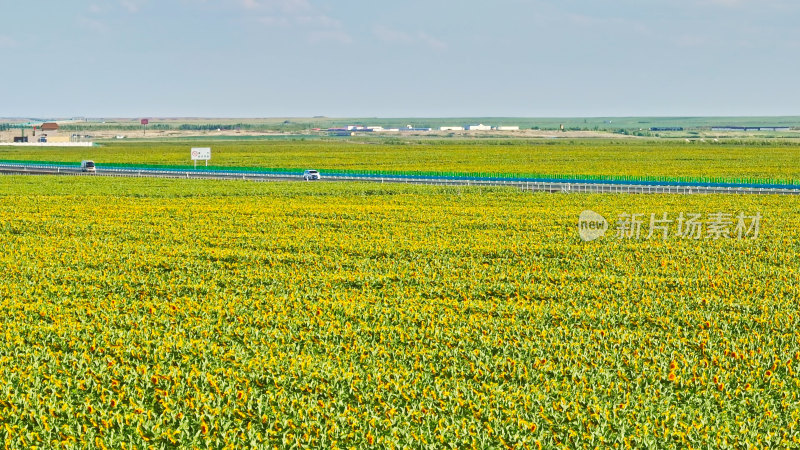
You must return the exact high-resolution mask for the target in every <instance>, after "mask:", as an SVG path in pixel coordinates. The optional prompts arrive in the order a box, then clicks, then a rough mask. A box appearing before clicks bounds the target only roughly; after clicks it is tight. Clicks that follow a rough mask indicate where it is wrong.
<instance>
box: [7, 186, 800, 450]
mask: <svg viewBox="0 0 800 450" xmlns="http://www.w3.org/2000/svg"><path fill="white" fill-rule="evenodd" d="M587 209H591V210H593V211H595V212H597V213H599V214H602V215H603V216H604V217H606V218H607V219H608V221H609V222H610V226H611V229H610V230H609V232H608V233H607V235H606V236H604V237H603V238H600V239H597V240H595V241H592V242H585V241H583V240H582V239H581V238H580V236H579V234H578V226H577V225H578V217H579V215H580V214H581V212H582V211H584V210H587ZM634 212H635V213H641V214H644V215H645V216H647V217H650V214H656V215H658V216H661V215H662V213H663V214H667V215H669V216H670V217H676V216H678V215H679V214H680V213H684V212H685V213H702V214H704V215H706V214H713V213H717V212H724V213H729V214H731V216H732V217H736V215H737V214H739V213H745V214H747V215H748V216H752V215H755V214H758V215H759V216H760V217H761V222H760V230H759V233H758V235H757V236H755V235H751V236H745V238H743V239H737V238H735V237H734V236H731V237H723V238H720V239H711V238H709V236H708V235H706V236H703V237H702V238H700V239H687V238H680V237H675V238H673V237H672V236H670V237H668V238H666V239H661V238H660V237H659V238H653V237H650V238H647V237H645V234H646V233H643V234H642V236H641V237H638V236H637V237H634V238H619V237H618V236H615V234H614V230H613V228H614V226H615V222H616V218H617V217H619V216H620V215H622V214H630V213H634ZM798 217H800V199H798V198H793V197H789V196H747V197H743V196H732V195H731V196H723V195H720V196H700V195H698V196H668V195H639V196H636V195H608V194H606V195H575V194H531V193H525V192H519V191H516V190H511V189H500V188H493V189H489V188H484V189H480V188H460V187H425V186H403V185H374V184H366V183H252V182H235V181H228V182H213V181H200V180H147V179H144V180H142V179H110V178H99V177H98V178H94V177H75V178H67V177H63V178H61V177H24V176H23V177H14V176H5V177H2V178H0V248H2V252H0V269H1V270H2V271H0V311H2V315H0V333H1V334H2V335H1V336H0V442H1V443H2V445H3V446H5V448H35V447H38V448H124V449H133V448H137V449H145V448H156V449H160V448H607V447H619V448H643V447H644V448H647V447H652V448H687V447H702V448H709V447H712V448H726V447H728V448H749V447H754V446H758V447H783V448H786V447H795V446H798V445H800V434H798V433H799V432H800V422H799V421H800V398H798V394H800V331H798V330H800V311H799V310H798V298H800V282H798V278H799V277H798V255H799V254H800V227H798V225H799V223H798ZM734 221H735V220H734Z"/></svg>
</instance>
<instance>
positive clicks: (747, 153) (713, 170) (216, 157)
mask: <svg viewBox="0 0 800 450" xmlns="http://www.w3.org/2000/svg"><path fill="white" fill-rule="evenodd" d="M203 146H210V147H211V148H212V161H211V164H213V165H215V166H233V167H263V168H297V169H305V168H315V169H319V170H322V171H325V170H335V169H354V170H372V171H381V170H383V171H385V170H410V171H458V172H500V173H536V174H565V175H633V176H661V177H681V176H692V177H737V178H746V177H755V178H762V179H776V178H778V179H787V180H788V179H795V180H798V179H800V144H798V143H793V142H791V141H751V142H720V143H714V142H706V143H702V142H693V143H686V142H683V141H674V140H673V141H656V140H636V141H616V142H615V141H598V140H575V141H563V140H555V139H554V140H541V139H539V140H514V139H506V140H468V139H467V140H424V139H423V140H420V139H399V138H394V139H342V140H335V139H333V140H328V139H309V140H299V139H291V140H287V139H271V140H237V141H230V140H214V141H192V140H179V141H163V142H127V143H122V142H119V143H118V142H111V143H105V144H102V145H101V146H96V147H91V148H28V147H25V148H23V147H0V160H37V161H67V162H75V163H76V164H77V163H78V162H79V161H81V160H82V159H93V160H94V161H95V162H96V163H98V164H100V165H102V164H114V163H127V164H165V165H190V164H191V161H190V159H189V149H190V148H191V147H203Z"/></svg>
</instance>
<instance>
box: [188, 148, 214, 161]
mask: <svg viewBox="0 0 800 450" xmlns="http://www.w3.org/2000/svg"><path fill="white" fill-rule="evenodd" d="M209 159H211V148H210V147H197V148H192V160H193V161H203V160H205V161H208V160H209Z"/></svg>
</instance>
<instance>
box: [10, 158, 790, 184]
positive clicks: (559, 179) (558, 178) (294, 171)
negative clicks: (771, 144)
mask: <svg viewBox="0 0 800 450" xmlns="http://www.w3.org/2000/svg"><path fill="white" fill-rule="evenodd" d="M0 165H8V166H20V167H45V168H46V167H56V168H60V167H64V168H74V167H76V164H71V163H64V162H52V161H0ZM96 167H97V169H98V170H106V171H152V172H189V173H196V174H203V173H209V174H232V175H248V174H249V175H280V176H291V175H297V176H300V175H302V173H303V170H304V169H298V168H256V167H219V166H199V167H194V166H193V165H185V166H184V165H152V164H97V165H96ZM319 171H320V174H321V175H322V176H323V177H325V176H332V177H347V178H363V179H382V178H387V179H411V180H415V179H426V180H442V181H447V180H456V181H457V180H461V181H476V182H481V181H484V182H520V183H526V182H530V183H576V184H626V185H638V186H677V187H695V186H697V187H719V188H750V189H792V190H795V189H800V179H797V180H794V179H758V178H733V177H654V176H626V175H621V176H603V175H566V174H523V173H486V172H475V173H470V172H446V171H398V170H387V171H371V170H347V169H344V170H343V169H331V170H326V169H319Z"/></svg>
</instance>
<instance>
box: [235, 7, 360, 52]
mask: <svg viewBox="0 0 800 450" xmlns="http://www.w3.org/2000/svg"><path fill="white" fill-rule="evenodd" d="M236 1H237V4H238V5H239V6H240V7H241V8H243V9H245V10H246V11H247V12H248V16H249V17H248V20H251V21H254V22H255V23H258V24H260V25H263V26H266V27H270V28H281V29H286V30H288V29H292V30H295V31H297V32H300V33H303V34H304V35H305V36H306V38H307V40H308V42H310V43H313V44H317V43H329V42H334V43H339V44H351V43H352V42H353V37H352V36H351V35H350V34H349V33H348V32H347V30H345V27H344V25H343V23H342V21H341V20H339V19H336V18H334V17H330V16H328V15H326V14H324V13H322V12H321V11H320V10H319V9H318V8H316V7H314V6H313V5H312V4H311V3H310V2H309V0H236Z"/></svg>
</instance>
